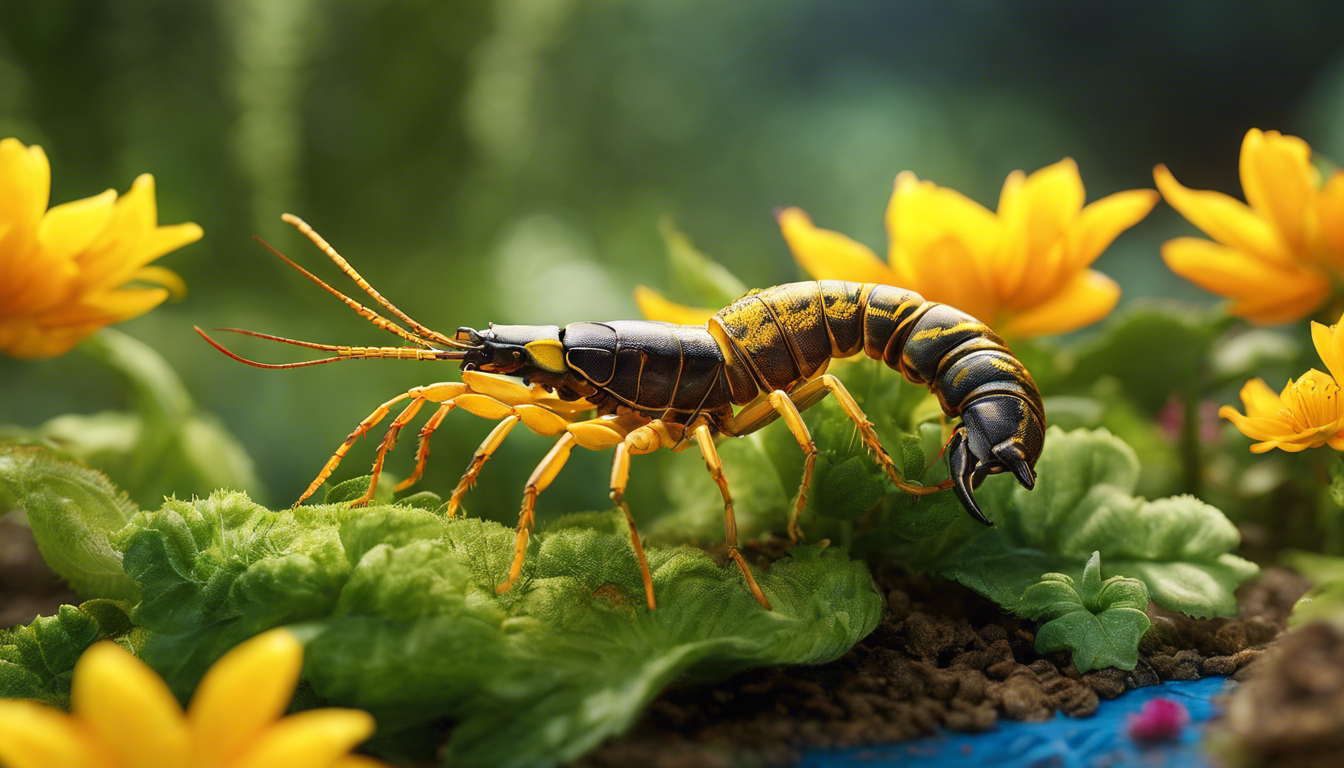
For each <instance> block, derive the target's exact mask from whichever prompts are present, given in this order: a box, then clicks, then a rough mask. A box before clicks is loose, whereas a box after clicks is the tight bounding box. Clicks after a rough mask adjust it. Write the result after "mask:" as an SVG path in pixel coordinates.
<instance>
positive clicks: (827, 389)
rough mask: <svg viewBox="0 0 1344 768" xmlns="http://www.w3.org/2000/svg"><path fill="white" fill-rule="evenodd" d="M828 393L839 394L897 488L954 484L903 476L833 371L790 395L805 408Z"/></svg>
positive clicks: (918, 490)
mask: <svg viewBox="0 0 1344 768" xmlns="http://www.w3.org/2000/svg"><path fill="white" fill-rule="evenodd" d="M827 394H830V395H833V396H834V397H835V399H836V401H837V402H839V403H840V407H841V409H843V410H844V412H845V415H846V416H848V417H849V419H850V421H853V422H854V425H855V426H856V427H858V428H859V436H860V437H861V438H862V439H863V445H864V447H866V448H867V449H868V450H869V451H870V452H871V453H872V454H873V456H874V457H875V458H876V459H877V463H878V465H879V466H881V467H882V471H883V472H885V473H886V474H887V477H889V478H891V482H892V483H894V484H895V485H896V487H897V488H899V489H900V490H902V491H904V492H906V493H909V494H914V495H916V496H922V495H924V494H929V493H935V492H937V491H941V490H943V489H946V488H951V487H952V482H951V481H950V480H948V481H944V482H941V483H937V484H934V485H915V484H914V483H910V482H908V481H906V480H905V479H904V478H903V477H901V473H900V472H899V471H898V470H897V469H896V463H895V462H894V461H892V460H891V456H890V455H889V454H888V453H887V451H886V449H885V448H883V447H882V443H881V441H879V440H878V439H877V433H876V432H874V431H873V423H872V422H871V421H868V417H867V416H865V415H864V413H863V410H862V409H861V408H859V404H858V403H857V402H855V400H854V396H853V395H851V394H849V390H847V389H845V385H844V384H841V383H840V380H839V379H837V378H835V377H834V376H832V375H830V374H829V373H827V374H823V375H821V376H818V377H817V378H815V379H813V380H812V381H809V382H807V383H806V384H804V385H803V386H801V387H799V388H798V389H795V390H794V391H793V392H792V393H790V395H789V397H790V398H791V399H792V400H793V402H794V403H797V404H800V406H801V407H803V408H806V407H809V406H811V405H812V404H814V403H816V402H817V401H819V400H821V399H822V398H823V397H825V396H826V395H827Z"/></svg>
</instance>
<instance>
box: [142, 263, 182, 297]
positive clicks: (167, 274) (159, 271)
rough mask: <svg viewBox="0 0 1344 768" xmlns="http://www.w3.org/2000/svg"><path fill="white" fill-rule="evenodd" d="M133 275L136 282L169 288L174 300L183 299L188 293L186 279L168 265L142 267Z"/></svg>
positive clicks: (170, 295)
mask: <svg viewBox="0 0 1344 768" xmlns="http://www.w3.org/2000/svg"><path fill="white" fill-rule="evenodd" d="M131 277H132V279H133V280H135V281H136V282H140V283H148V284H149V285H158V286H162V287H163V288H166V289H168V295H169V297H171V298H172V300H173V301H181V300H182V298H183V297H184V296H186V295H187V283H186V281H184V280H183V279H182V277H181V276H180V275H178V274H177V273H176V272H174V271H173V270H171V269H168V268H167V267H141V268H140V269H138V270H136V272H135V274H134V275H132V276H131Z"/></svg>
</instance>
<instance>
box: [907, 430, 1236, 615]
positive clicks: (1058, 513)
mask: <svg viewBox="0 0 1344 768" xmlns="http://www.w3.org/2000/svg"><path fill="white" fill-rule="evenodd" d="M1036 471H1037V478H1038V479H1037V483H1036V489H1035V490H1033V491H1028V490H1026V489H1025V488H1022V487H1020V486H1018V485H1017V484H1016V483H1015V482H1014V481H1013V478H1012V477H1011V476H1008V475H997V476H994V477H991V478H989V479H987V480H986V481H985V483H984V484H983V485H981V487H980V488H979V489H978V490H977V492H976V498H977V499H978V500H979V502H980V505H981V508H982V509H983V510H984V511H985V514H986V515H987V516H988V517H989V518H990V519H991V520H993V521H994V523H995V525H994V526H993V527H992V528H985V527H984V526H981V525H979V524H977V523H975V522H974V521H973V520H970V519H969V518H965V517H961V518H958V519H957V520H956V521H954V522H953V523H952V524H951V525H950V526H948V528H947V529H946V530H945V531H944V532H943V533H942V534H941V535H940V536H938V537H936V538H932V539H918V540H914V541H904V542H894V543H890V542H889V544H888V547H887V552H888V554H890V555H893V556H896V557H898V558H900V559H901V560H902V561H903V562H905V563H906V564H908V565H910V566H911V567H914V568H917V569H919V570H923V571H928V572H932V573H936V574H939V575H941V576H945V577H947V578H951V579H955V580H956V581H959V582H961V583H962V584H965V585H966V586H968V587H970V588H971V589H974V590H975V591H977V592H979V593H980V594H982V595H985V596H986V597H988V598H990V599H992V600H994V601H995V602H997V603H998V604H999V605H1002V606H1003V607H1004V608H1006V609H1008V610H1012V611H1016V610H1017V609H1018V606H1019V602H1020V598H1021V596H1022V594H1023V592H1024V590H1026V588H1027V587H1028V586H1029V585H1030V584H1032V583H1035V581H1036V580H1037V578H1038V577H1039V575H1040V574H1042V573H1051V572H1054V573H1062V572H1069V571H1074V572H1076V571H1077V570H1078V569H1080V568H1081V567H1082V566H1083V564H1084V563H1085V562H1086V561H1087V560H1088V558H1089V557H1090V556H1091V555H1092V553H1093V552H1100V553H1101V556H1102V557H1104V558H1105V559H1106V562H1107V564H1108V566H1107V567H1108V568H1109V569H1110V570H1111V571H1112V572H1113V573H1116V574H1119V575H1123V576H1129V577H1132V578H1136V579H1139V580H1140V581H1142V582H1143V583H1144V584H1145V585H1146V586H1147V588H1148V591H1149V592H1150V593H1151V595H1152V598H1153V600H1154V601H1155V602H1156V603H1157V604H1158V605H1161V606H1162V607H1164V608H1168V609H1170V610H1177V611H1182V612H1184V613H1187V614H1189V615H1191V616H1196V617H1206V616H1214V615H1224V614H1230V613H1232V612H1233V611H1234V610H1235V609H1236V598H1235V597H1234V596H1233V590H1234V589H1235V588H1236V586H1237V585H1238V584H1239V583H1241V582H1242V581H1244V580H1246V579H1248V578H1250V577H1251V576H1254V575H1255V574H1256V573H1257V572H1258V570H1259V569H1258V568H1257V567H1256V565H1255V564H1254V563H1251V562H1249V561H1247V560H1244V559H1242V558H1240V557H1237V556H1236V555H1233V554H1231V550H1232V549H1234V548H1235V547H1236V545H1237V543H1238V541H1239V534H1238V533H1237V529H1236V527H1235V526H1234V525H1232V523H1231V522H1229V521H1228V520H1227V518H1226V517H1224V516H1223V514H1222V513H1221V512H1219V511H1218V510H1217V509H1215V508H1213V507H1211V506H1209V505H1208V504H1205V503H1203V502H1201V501H1199V500H1198V499H1195V498H1193V497H1191V496H1175V497H1170V498H1165V499H1157V500H1155V501H1148V500H1146V499H1143V498H1139V497H1135V496H1133V495H1132V494H1133V489H1134V485H1135V482H1136V480H1137V478H1138V471H1139V466H1138V458H1137V457H1136V456H1135V455H1134V452H1133V451H1132V450H1131V449H1130V448H1129V447H1128V446H1127V445H1125V444H1124V443H1123V442H1121V441H1120V440H1118V439H1117V438H1115V437H1114V436H1112V435H1111V434H1110V433H1109V432H1107V431H1105V430H1096V431H1089V430H1081V429H1080V430H1075V431H1073V432H1063V431H1061V430H1059V429H1058V428H1054V427H1052V428H1051V429H1050V430H1049V431H1048V432H1047V435H1046V443H1045V450H1044V452H1043V454H1042V456H1041V459H1040V461H1039V462H1038V463H1037V465H1036Z"/></svg>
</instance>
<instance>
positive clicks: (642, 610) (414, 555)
mask: <svg viewBox="0 0 1344 768" xmlns="http://www.w3.org/2000/svg"><path fill="white" fill-rule="evenodd" d="M0 468H3V471H0V478H4V485H3V486H0V488H3V489H4V491H3V492H4V494H5V498H6V499H9V498H11V497H12V498H14V499H18V500H22V501H24V502H25V504H27V505H28V507H29V509H30V514H33V515H34V517H35V518H36V519H40V520H47V521H48V522H47V523H46V524H42V525H35V526H34V532H35V533H36V534H37V536H38V539H39V542H40V544H41V546H42V548H43V551H44V552H49V553H54V556H55V558H56V562H62V561H61V560H60V558H61V557H65V558H67V560H68V561H69V563H70V564H69V565H68V566H67V571H69V572H71V573H79V572H84V571H91V570H93V569H94V568H95V567H97V568H103V569H110V568H111V567H112V566H114V565H116V566H119V567H118V568H117V570H118V571H120V570H121V568H124V574H121V575H120V576H119V578H115V579H114V578H103V579H86V580H85V583H86V586H87V587H88V589H89V590H90V591H92V592H94V593H97V592H98V591H99V590H106V591H107V593H109V594H114V595H118V596H120V595H124V594H126V593H127V585H129V586H130V589H132V590H135V589H137V588H138V594H139V596H140V599H139V602H138V603H135V604H134V606H133V608H129V620H128V619H127V616H126V615H125V611H126V610H127V608H126V607H123V604H120V603H115V604H114V603H109V602H107V601H92V602H90V603H85V604H84V605H83V606H81V607H80V608H78V609H75V608H69V607H67V608H63V609H62V611H61V613H60V614H59V615H58V616H56V617H52V618H50V619H40V620H39V621H38V622H36V623H35V624H34V625H33V626H32V627H27V628H21V629H18V630H15V631H13V632H10V633H8V634H6V635H5V636H4V638H3V641H2V642H0V686H3V687H0V690H2V691H4V692H6V693H5V694H4V695H23V696H34V697H37V698H41V699H43V700H47V701H53V702H57V703H60V702H61V701H62V697H63V696H65V695H66V694H67V691H68V685H69V677H70V674H69V673H70V669H71V668H72V667H73V664H74V660H75V659H76V658H77V657H78V655H79V653H81V652H82V651H83V650H84V649H85V648H87V647H88V646H89V645H90V644H92V643H93V642H96V641H97V640H98V639H100V638H103V637H108V636H113V635H124V634H125V633H126V632H127V630H128V629H130V626H131V622H133V623H134V625H135V627H136V628H137V629H136V630H135V632H136V633H137V634H136V635H135V637H136V642H135V646H136V651H137V653H138V654H139V655H140V656H141V658H143V659H144V660H145V661H146V662H147V663H148V664H150V665H151V666H152V667H154V668H155V669H156V670H157V671H158V672H159V673H160V674H162V675H163V676H164V679H165V680H166V681H167V682H168V684H169V686H170V687H171V688H172V689H173V691H174V692H175V693H176V694H177V695H178V696H179V697H180V698H182V699H184V700H185V699H186V698H187V697H188V696H189V694H190V693H191V691H192V690H193V689H194V687H195V686H196V684H197V683H198V681H199V680H200V678H201V676H202V675H203V674H204V672H205V670H206V669H207V668H208V667H209V665H210V664H212V663H213V662H214V661H215V660H216V659H218V658H219V657H220V656H221V655H222V654H223V653H224V652H226V651H227V650H228V649H229V648H231V647H233V646H234V645H236V644H237V643H239V642H241V641H243V640H244V639H246V638H248V637H251V636H253V635H255V634H257V633H259V632H262V631H265V630H267V629H270V628H272V627H277V626H289V627H291V628H293V629H294V631H295V632H296V633H297V634H298V635H299V636H300V637H301V638H303V639H304V640H305V642H306V643H307V650H306V653H305V668H304V678H305V680H306V681H307V683H308V684H309V686H310V688H311V691H312V692H313V694H314V699H313V705H316V704H317V703H319V702H325V703H327V704H332V705H339V706H350V707H358V708H362V709H366V710H368V711H370V712H372V713H373V714H374V716H375V717H376V718H377V721H378V723H379V732H378V735H377V737H376V742H375V743H376V744H377V745H378V748H379V749H381V750H382V751H383V752H384V753H386V754H390V755H396V756H399V757H420V758H423V757H424V756H425V755H426V754H428V753H429V752H430V751H431V750H432V749H434V748H436V747H437V746H438V742H437V741H436V739H437V738H438V736H437V734H438V733H440V730H439V725H438V724H439V723H441V722H443V721H454V722H455V723H456V725H455V727H454V729H453V736H452V738H451V740H450V742H449V745H448V747H447V752H448V756H449V759H450V760H451V761H452V763H453V764H454V765H458V764H461V765H548V764H556V763H562V762H566V761H568V760H571V759H573V758H576V757H578V756H579V755H580V754H582V753H583V752H584V751H586V750H587V749H589V748H591V747H592V746H594V745H596V744H597V743H599V742H600V741H601V740H602V739H604V738H606V737H608V736H611V735H614V734H617V733H620V732H621V731H622V730H624V729H625V728H627V727H628V726H629V725H630V724H631V723H632V722H633V721H634V719H635V718H636V717H637V716H638V715H639V713H640V711H641V709H642V707H643V706H644V705H645V704H646V703H647V702H648V701H649V700H650V699H651V698H652V697H653V696H655V695H656V694H657V693H658V692H659V691H660V690H662V688H663V687H664V686H666V685H667V684H668V683H669V682H670V681H672V680H673V679H675V678H677V677H681V676H689V677H691V678H699V679H706V678H715V677H721V676H724V675H728V674H731V673H733V672H736V671H738V670H741V669H744V668H746V667H750V666H756V665H763V664H811V663H821V662H825V661H830V660H832V659H834V658H836V657H838V656H839V655H841V654H842V653H844V652H845V651H846V650H848V649H849V648H850V647H851V646H852V645H853V644H854V643H855V642H857V641H858V640H859V639H860V638H862V637H863V636H864V635H866V634H867V633H868V632H869V631H871V630H872V628H873V627H874V626H876V624H877V621H878V619H879V617H880V615H881V610H882V601H881V598H879V597H878V595H877V594H875V593H874V592H873V589H872V582H871V578H870V577H869V574H868V569H867V568H866V567H865V566H864V565H863V564H862V563H860V562H855V561H852V560H850V559H849V558H848V556H847V555H846V554H845V552H844V551H842V550H839V549H827V548H824V547H818V546H811V547H807V546H804V547H797V548H795V549H794V550H793V552H792V553H791V556H790V557H787V558H785V559H783V560H781V561H779V562H776V563H774V564H773V565H772V566H771V567H770V568H769V569H768V570H765V571H758V572H757V574H756V578H757V579H758V581H759V583H760V586H761V588H762V590H763V591H764V592H765V594H766V595H767V596H768V598H769V599H770V601H771V603H772V605H773V607H774V610H773V611H766V610H764V609H763V608H761V606H760V605H758V604H757V603H756V601H755V599H754V598H753V597H752V596H751V593H750V592H749V591H748V590H747V589H746V587H745V585H744V584H743V582H742V577H741V575H740V574H739V573H738V571H737V570H736V569H735V568H733V567H731V566H729V567H723V566H721V565H719V564H717V563H716V562H714V560H713V559H712V558H710V557H709V556H708V555H707V554H706V553H704V552H702V551H700V550H697V549H691V548H675V549H657V548H654V549H650V550H649V551H648V558H649V565H650V568H651V570H652V573H653V580H654V589H655V591H656V595H657V597H658V601H659V606H658V609H657V610H656V611H652V612H650V611H649V610H648V609H647V608H646V607H645V606H644V593H643V586H642V581H641V579H640V575H639V569H638V566H637V563H636V560H635V557H634V552H633V550H632V549H631V547H630V544H629V538H628V532H627V530H626V526H625V522H624V518H623V517H622V516H621V515H620V514H619V513H616V512H610V513H588V514H584V515H576V516H571V517H570V518H567V519H564V520H561V521H559V522H558V523H557V524H556V525H554V526H552V528H551V529H550V530H549V531H548V532H544V533H541V534H539V535H537V536H535V537H534V539H533V542H532V545H531V547H530V551H529V553H528V558H527V561H526V563H525V565H524V569H523V573H522V576H521V578H520V579H519V581H518V582H517V583H516V584H515V585H514V586H513V588H512V589H511V590H510V591H508V592H505V593H503V594H499V593H497V592H496V588H497V587H498V586H499V584H500V583H501V582H502V580H503V578H504V576H505V574H507V573H508V569H509V564H510V561H511V559H512V554H513V539H514V533H513V531H512V530H510V529H508V528H505V527H504V526H501V525H499V524H496V523H493V522H487V521H482V520H478V519H466V518H449V519H445V518H443V517H442V514H441V512H439V511H437V510H440V509H441V507H442V506H443V504H442V501H441V500H440V499H438V498H437V497H435V496H434V495H433V494H418V495H417V496H416V498H415V505H414V506H411V505H403V504H395V505H389V504H374V505H372V506H369V507H366V508H361V509H352V508H350V507H348V506H346V505H344V504H322V505H314V506H304V507H298V508H294V509H289V510H281V511H273V510H269V509H266V508H264V507H262V506H260V505H257V504H255V503H253V502H252V501H250V500H249V499H248V498H247V496H246V495H244V494H241V493H237V492H220V493H217V494H214V495H212V496H210V497H209V498H206V499H196V500H193V501H189V502H188V501H181V500H176V499H170V500H168V501H167V502H165V503H164V505H163V506H162V508H160V509H158V510H156V511H152V512H151V511H145V512H139V513H137V514H135V515H134V516H133V517H130V519H129V522H128V521H127V517H128V516H129V515H130V512H131V510H132V508H131V507H130V506H129V503H128V502H125V501H124V499H119V497H118V496H117V495H116V492H115V489H113V488H112V487H111V485H110V484H109V483H107V482H106V480H105V479H103V478H102V477H101V476H100V475H97V474H96V473H93V472H91V471H89V470H84V469H81V468H77V467H74V466H73V465H70V464H68V463H66V462H61V461H59V460H57V459H55V458H54V457H52V456H50V454H49V452H47V451H44V450H42V449H33V448H29V449H9V450H8V451H7V452H6V453H5V454H4V463H3V464H0ZM70 477H73V478H74V480H73V481H70V480H67V478H70ZM25 484H26V485H25ZM30 486H35V487H40V488H48V489H58V490H60V491H61V492H62V493H63V494H65V495H66V496H68V497H69V500H68V501H67V502H66V503H64V504H54V505H51V506H50V507H47V506H42V505H41V504H34V503H30V502H29V500H30V499H32V498H41V497H40V495H38V496H34V494H33V493H32V492H30V491H29V490H28V489H29V487H30ZM67 486H68V487H67ZM364 487H367V479H364V478H360V479H359V480H357V481H352V482H351V483H350V484H349V487H345V484H342V485H341V486H337V487H336V488H334V489H333V491H332V493H333V495H334V496H339V497H345V496H349V495H351V494H353V493H359V492H361V491H362V489H363V488H364ZM54 492H55V491H53V493H54ZM100 494H101V495H100ZM118 500H119V501H120V504H121V505H120V506H119V505H118V504H117V503H116V502H118ZM432 510H433V511H432ZM90 520H91V521H93V523H94V524H90V523H89V522H88V521H90ZM79 521H85V522H83V523H80V522H79ZM81 526H82V527H81ZM118 529H119V530H118ZM70 531H74V532H75V533H70ZM76 534H77V535H76ZM81 537H82V538H81ZM85 539H87V540H91V541H96V542H99V543H100V544H99V546H101V547H103V548H105V549H106V551H104V552H100V551H98V550H97V549H96V548H95V549H94V550H89V549H88V548H86V547H85V548H81V547H79V546H77V545H78V544H79V543H80V542H81V541H83V540H85ZM107 552H111V553H112V555H108V554H107ZM109 558H111V559H109ZM125 605H126V606H127V607H129V603H126V604H125Z"/></svg>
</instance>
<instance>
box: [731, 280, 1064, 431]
mask: <svg viewBox="0 0 1344 768" xmlns="http://www.w3.org/2000/svg"><path fill="white" fill-rule="evenodd" d="M709 330H710V333H713V334H715V335H716V337H717V338H720V344H721V345H722V346H724V347H725V356H726V357H728V358H730V359H729V370H728V379H729V382H730V384H731V385H732V394H733V401H734V402H735V403H738V404H742V403H745V402H747V401H749V400H750V399H751V398H752V397H755V395H756V394H757V392H759V391H761V390H766V391H769V390H774V389H782V390H785V391H788V390H790V389H791V388H793V387H794V386H797V385H798V384H800V383H802V382H804V381H806V380H807V379H809V378H811V377H812V376H813V375H814V374H816V372H817V371H819V370H821V368H822V366H824V365H825V364H826V362H827V361H828V360H829V359H830V358H832V357H849V356H851V355H855V354H858V353H859V351H861V350H862V351H863V352H864V353H865V354H867V355H868V356H869V357H872V358H874V359H877V360H882V361H883V362H885V363H886V364H887V365H888V366H890V367H891V368H893V369H895V370H897V371H900V372H901V374H902V375H904V376H905V377H906V378H907V379H909V380H910V381H912V382H914V383H916V384H927V385H928V386H929V388H930V390H932V391H933V393H934V394H935V395H937V397H938V399H939V401H940V402H941V404H942V406H943V410H944V411H945V412H946V413H947V414H948V415H949V416H956V415H959V414H960V413H961V408H962V405H963V404H965V403H966V402H967V401H968V400H970V399H975V398H979V397H983V396H986V395H989V394H993V393H1002V394H1011V395H1014V396H1015V397H1017V398H1020V399H1021V400H1023V401H1025V402H1026V403H1027V404H1028V405H1029V407H1031V408H1032V409H1033V410H1034V411H1036V413H1037V414H1041V413H1042V412H1043V408H1042V405H1041V396H1040V393H1039V392H1038V391H1037V389H1036V384H1035V382H1033V381H1032V379H1031V374H1030V373H1028V372H1027V370H1026V368H1025V367H1023V365H1022V363H1021V362H1020V361H1019V360H1018V359H1017V358H1016V357H1015V356H1014V355H1013V353H1012V352H1010V351H1009V350H1008V348H1007V347H1006V346H1005V345H1004V343H1003V340H1002V339H1001V338H999V337H998V335H997V334H995V333H994V331H992V330H991V329H990V328H989V326H987V325H985V324H984V323H981V322H980V321H979V320H976V319H975V318H973V317H971V316H970V315H968V314H966V313H965V312H962V311H961V310H959V309H955V308H953V307H949V306H947V305H945V304H938V303H935V302H931V301H925V300H924V297H923V296H920V295H919V294H918V293H915V292H914V291H909V290H906V289H903V288H896V287H893V286H890V285H877V284H874V283H851V282H844V281H839V280H820V281H816V282H807V283H788V284H785V285H777V286H775V287H773V288H766V289H764V290H761V291H754V292H752V293H749V294H747V295H745V296H743V297H742V298H740V299H738V300H737V301H735V302H733V303H732V304H730V305H728V306H727V307H725V308H723V309H722V310H720V311H719V312H718V313H717V314H716V315H714V318H713V319H712V320H711V321H710V329H709ZM725 337H726V338H725Z"/></svg>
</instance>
